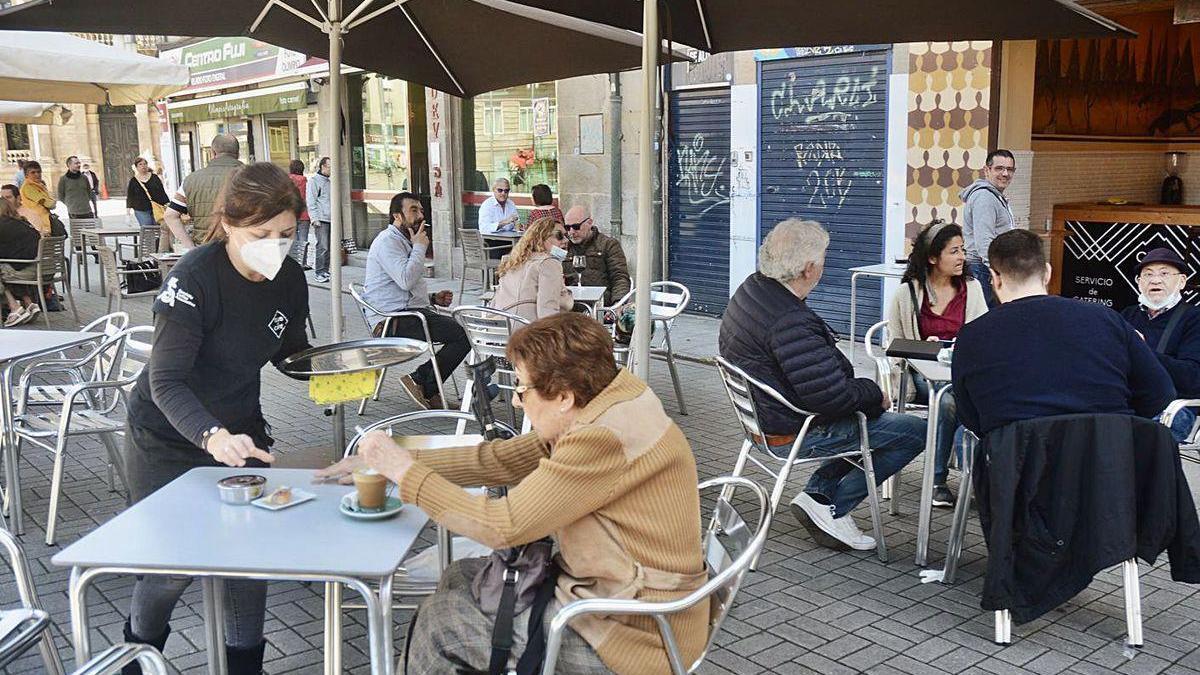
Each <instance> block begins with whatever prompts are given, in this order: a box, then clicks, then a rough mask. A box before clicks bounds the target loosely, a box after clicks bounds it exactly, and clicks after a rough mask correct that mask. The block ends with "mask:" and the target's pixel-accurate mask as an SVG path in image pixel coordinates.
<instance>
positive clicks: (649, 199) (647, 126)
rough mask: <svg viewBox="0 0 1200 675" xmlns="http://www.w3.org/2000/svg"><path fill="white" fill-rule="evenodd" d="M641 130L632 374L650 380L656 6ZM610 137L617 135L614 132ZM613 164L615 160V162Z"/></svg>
mask: <svg viewBox="0 0 1200 675" xmlns="http://www.w3.org/2000/svg"><path fill="white" fill-rule="evenodd" d="M642 7H643V9H642V94H643V96H642V127H641V133H640V134H639V137H638V160H639V163H638V201H637V206H638V221H637V275H636V280H635V283H634V288H636V289H637V294H636V296H635V308H634V312H635V314H634V324H633V345H634V349H633V356H634V362H633V373H634V374H635V375H637V376H638V377H640V378H642V379H643V380H646V381H647V382H648V381H649V379H650V329H651V319H650V268H651V266H653V264H654V262H653V261H654V247H653V237H654V109H655V102H656V100H657V97H658V50H659V40H658V3H657V2H655V1H653V0H647V1H646V2H643V3H642ZM613 133H616V131H615V130H614V132H613ZM614 161H615V160H614Z"/></svg>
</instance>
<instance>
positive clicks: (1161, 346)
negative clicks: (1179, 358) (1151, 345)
mask: <svg viewBox="0 0 1200 675" xmlns="http://www.w3.org/2000/svg"><path fill="white" fill-rule="evenodd" d="M1175 306H1176V307H1178V308H1179V311H1177V312H1175V313H1174V314H1172V315H1171V320H1170V321H1168V322H1167V327H1166V329H1165V330H1163V334H1162V337H1160V338H1158V346H1157V347H1155V349H1154V351H1155V352H1157V353H1159V354H1165V353H1166V352H1167V343H1169V342H1170V341H1171V336H1172V335H1174V334H1175V329H1176V328H1177V327H1178V326H1179V322H1180V321H1183V315H1184V314H1187V313H1188V310H1189V309H1191V308H1190V307H1189V306H1188V305H1186V304H1184V303H1183V302H1182V301H1181V302H1179V304H1177V305H1175Z"/></svg>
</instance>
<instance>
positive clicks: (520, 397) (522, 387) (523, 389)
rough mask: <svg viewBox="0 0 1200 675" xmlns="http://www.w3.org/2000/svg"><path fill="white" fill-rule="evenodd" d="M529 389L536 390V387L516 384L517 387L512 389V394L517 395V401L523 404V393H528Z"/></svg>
mask: <svg viewBox="0 0 1200 675" xmlns="http://www.w3.org/2000/svg"><path fill="white" fill-rule="evenodd" d="M530 389H537V387H535V386H533V385H532V384H518V385H517V386H515V387H513V393H514V394H516V395H517V400H518V401H520V402H522V403H524V402H525V392H527V391H529V390H530Z"/></svg>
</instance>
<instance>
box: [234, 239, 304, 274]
mask: <svg viewBox="0 0 1200 675" xmlns="http://www.w3.org/2000/svg"><path fill="white" fill-rule="evenodd" d="M291 250H292V239H291V238H287V239H255V240H253V241H248V242H246V243H245V244H242V245H241V246H240V247H239V248H238V253H240V254H241V255H242V260H243V261H245V263H246V265H247V266H248V267H249V268H250V269H252V270H254V271H255V272H258V273H259V274H261V275H263V276H264V277H266V278H268V279H274V278H275V275H276V274H279V268H281V267H283V261H284V260H285V259H286V258H287V256H288V252H289V251H291Z"/></svg>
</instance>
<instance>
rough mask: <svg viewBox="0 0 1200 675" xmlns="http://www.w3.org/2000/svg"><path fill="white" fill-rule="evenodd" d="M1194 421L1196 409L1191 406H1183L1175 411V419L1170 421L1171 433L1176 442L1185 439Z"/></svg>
mask: <svg viewBox="0 0 1200 675" xmlns="http://www.w3.org/2000/svg"><path fill="white" fill-rule="evenodd" d="M1195 422H1196V411H1195V410H1193V409H1192V408H1184V409H1183V410H1180V411H1179V412H1178V413H1176V415H1175V420H1174V421H1173V422H1171V435H1172V436H1174V437H1175V441H1176V442H1178V443H1182V442H1184V441H1186V440H1187V437H1188V434H1189V433H1191V431H1192V425H1193V424H1195Z"/></svg>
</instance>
